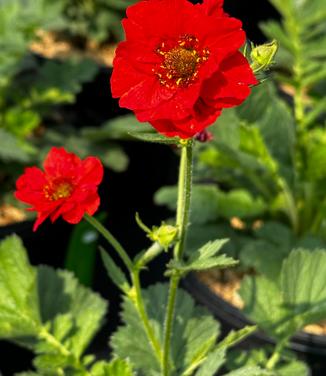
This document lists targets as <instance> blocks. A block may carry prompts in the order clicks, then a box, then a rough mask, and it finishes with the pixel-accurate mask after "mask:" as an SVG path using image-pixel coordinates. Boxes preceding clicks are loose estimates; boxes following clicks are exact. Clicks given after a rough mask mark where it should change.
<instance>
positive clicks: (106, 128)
mask: <svg viewBox="0 0 326 376" xmlns="http://www.w3.org/2000/svg"><path fill="white" fill-rule="evenodd" d="M152 130H153V128H152V127H151V126H150V125H149V124H148V123H140V122H139V121H138V120H137V119H136V117H135V116H134V115H123V116H119V117H117V118H114V119H111V120H108V121H107V122H105V123H104V124H102V125H101V126H100V127H98V128H96V129H94V128H93V127H92V128H87V127H85V128H84V129H83V133H82V134H83V136H85V137H87V138H88V139H90V140H92V141H99V140H106V139H108V140H135V137H133V136H131V133H133V134H135V133H138V132H139V133H150V132H151V131H152Z"/></svg>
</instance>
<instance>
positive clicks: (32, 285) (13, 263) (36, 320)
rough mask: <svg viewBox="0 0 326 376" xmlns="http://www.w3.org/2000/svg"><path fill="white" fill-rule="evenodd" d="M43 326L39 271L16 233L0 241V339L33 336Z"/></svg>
mask: <svg viewBox="0 0 326 376" xmlns="http://www.w3.org/2000/svg"><path fill="white" fill-rule="evenodd" d="M40 326H41V320H40V315H39V309H38V298H37V288H36V273H35V270H34V268H33V267H32V266H31V265H30V264H29V262H28V258H27V254H26V250H25V248H24V246H23V244H22V241H21V240H20V239H19V238H18V237H17V236H15V235H13V236H10V237H7V238H5V239H4V240H2V241H1V243H0V338H4V339H12V340H14V339H16V338H17V337H22V338H24V337H29V336H34V335H37V334H38V331H39V328H40Z"/></svg>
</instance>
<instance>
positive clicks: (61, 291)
mask: <svg viewBox="0 0 326 376" xmlns="http://www.w3.org/2000/svg"><path fill="white" fill-rule="evenodd" d="M38 292H39V301H40V309H41V317H42V322H44V323H46V322H50V324H51V325H50V330H51V331H52V334H53V335H54V336H55V337H61V336H62V333H65V331H67V332H68V330H69V328H68V327H67V314H68V315H71V319H72V321H73V330H71V333H69V336H66V337H67V338H66V341H65V342H64V343H65V345H66V347H67V348H68V350H69V351H71V352H72V353H73V354H74V355H75V356H76V358H79V357H80V356H81V354H82V353H83V352H84V350H85V349H86V347H87V346H88V345H89V343H90V341H91V340H92V338H93V336H94V335H95V333H96V332H97V330H98V329H99V328H100V326H101V324H102V320H103V316H104V315H105V312H106V309H107V303H106V302H105V301H104V300H103V299H102V298H100V296H98V295H97V294H95V293H93V292H91V291H90V290H88V289H87V288H85V287H83V286H81V285H79V284H78V282H77V280H76V278H74V277H73V275H72V274H71V273H70V272H68V271H62V270H59V271H55V270H53V269H51V268H50V267H46V266H41V267H39V268H38ZM62 320H64V322H62ZM58 321H59V322H58ZM66 334H67V333H66Z"/></svg>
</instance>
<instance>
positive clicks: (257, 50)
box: [250, 39, 278, 73]
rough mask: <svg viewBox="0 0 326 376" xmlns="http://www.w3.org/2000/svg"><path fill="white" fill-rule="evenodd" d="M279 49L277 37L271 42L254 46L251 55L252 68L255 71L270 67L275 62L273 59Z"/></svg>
mask: <svg viewBox="0 0 326 376" xmlns="http://www.w3.org/2000/svg"><path fill="white" fill-rule="evenodd" d="M277 49H278V44H277V41H276V40H275V39H274V40H273V41H272V42H270V43H265V44H262V45H260V46H256V47H253V48H252V50H251V53H250V57H251V60H252V63H251V69H252V70H253V71H254V73H257V72H259V71H262V70H267V69H269V68H270V66H271V65H272V64H273V63H274V61H273V59H274V56H275V54H276V52H277Z"/></svg>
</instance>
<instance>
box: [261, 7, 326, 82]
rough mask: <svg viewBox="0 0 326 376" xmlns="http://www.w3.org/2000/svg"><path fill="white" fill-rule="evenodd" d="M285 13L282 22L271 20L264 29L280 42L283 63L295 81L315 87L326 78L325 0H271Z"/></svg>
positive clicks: (280, 55)
mask: <svg viewBox="0 0 326 376" xmlns="http://www.w3.org/2000/svg"><path fill="white" fill-rule="evenodd" d="M270 2H271V3H272V4H273V5H274V6H275V8H276V9H277V10H278V12H280V14H281V15H282V16H283V20H282V23H281V24H278V23H277V22H275V21H268V22H265V23H263V24H262V29H263V31H264V32H265V34H266V35H267V36H268V37H270V38H276V39H277V40H278V41H279V42H280V51H279V54H278V55H277V57H278V59H277V60H278V64H279V66H280V67H281V68H282V69H283V70H284V71H285V72H287V71H288V70H289V69H290V75H288V76H286V78H283V77H281V78H282V80H283V79H284V80H285V79H287V80H288V81H289V82H290V83H291V84H293V85H297V84H298V79H299V80H300V84H303V85H304V86H305V87H311V86H313V85H314V84H316V83H318V82H320V81H321V80H323V79H326V70H325V66H324V58H325V57H326V37H325V30H326V22H325V18H326V11H325V6H324V3H323V1H322V0H311V1H301V2H300V1H293V0H286V1H279V0H270Z"/></svg>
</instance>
